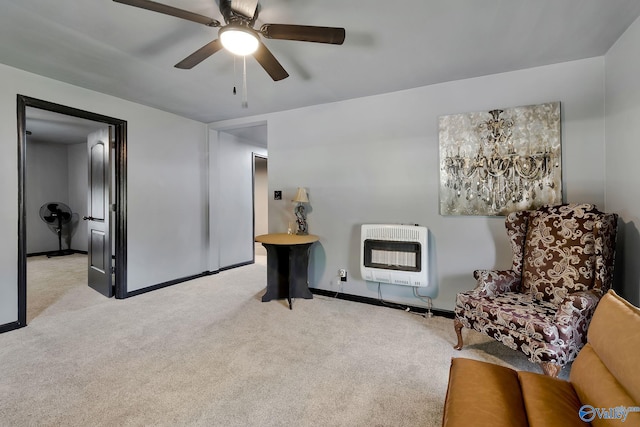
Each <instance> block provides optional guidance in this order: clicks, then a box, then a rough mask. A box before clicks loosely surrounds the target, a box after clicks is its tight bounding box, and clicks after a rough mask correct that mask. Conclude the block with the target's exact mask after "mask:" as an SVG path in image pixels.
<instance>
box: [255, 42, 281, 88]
mask: <svg viewBox="0 0 640 427" xmlns="http://www.w3.org/2000/svg"><path fill="white" fill-rule="evenodd" d="M253 57H254V58H256V61H258V63H259V64H260V65H262V68H264V70H265V71H266V72H267V74H269V75H270V76H271V78H272V79H273V80H274V81H278V80H282V79H286V78H287V77H289V73H287V71H286V70H285V69H284V68H283V67H282V65H280V63H279V62H278V60H277V59H276V57H275V56H273V54H272V53H271V51H270V50H269V49H267V47H266V46H265V45H264V43H260V44H259V45H258V50H256V52H255V53H254V54H253Z"/></svg>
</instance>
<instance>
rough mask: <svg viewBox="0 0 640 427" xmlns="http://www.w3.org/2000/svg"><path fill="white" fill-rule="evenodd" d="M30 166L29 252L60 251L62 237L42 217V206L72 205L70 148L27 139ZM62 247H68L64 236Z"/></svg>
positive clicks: (27, 193)
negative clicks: (59, 242) (49, 204)
mask: <svg viewBox="0 0 640 427" xmlns="http://www.w3.org/2000/svg"><path fill="white" fill-rule="evenodd" d="M26 167H27V171H29V173H28V174H27V176H26V181H25V187H26V196H27V197H26V199H25V204H26V210H27V212H26V215H27V253H28V254H32V253H39V252H48V251H57V250H58V237H57V235H56V234H55V233H54V232H52V231H51V230H50V229H49V227H48V226H47V225H46V224H45V223H44V222H43V221H42V220H41V219H40V207H41V206H42V205H43V204H44V203H47V202H62V203H64V204H66V205H69V179H68V175H67V168H68V160H67V148H66V146H64V145H60V144H48V143H41V142H29V141H27V159H26ZM5 203H6V200H5ZM62 248H63V249H67V245H66V242H65V241H64V240H63V242H62Z"/></svg>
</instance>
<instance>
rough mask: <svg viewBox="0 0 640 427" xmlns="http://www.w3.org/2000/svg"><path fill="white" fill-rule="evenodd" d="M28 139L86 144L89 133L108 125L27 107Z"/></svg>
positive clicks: (51, 142)
mask: <svg viewBox="0 0 640 427" xmlns="http://www.w3.org/2000/svg"><path fill="white" fill-rule="evenodd" d="M25 113H26V114H25V125H26V127H25V129H26V131H27V132H28V134H27V141H29V142H40V143H48V144H86V143H87V135H89V134H90V133H92V132H95V131H97V130H99V129H104V128H105V127H107V126H108V125H105V124H104V123H99V122H94V121H91V120H86V119H82V118H80V117H73V116H68V115H65V114H59V113H54V112H52V111H46V110H41V109H39V108H33V107H27V109H26V111H25Z"/></svg>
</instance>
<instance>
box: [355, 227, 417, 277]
mask: <svg viewBox="0 0 640 427" xmlns="http://www.w3.org/2000/svg"><path fill="white" fill-rule="evenodd" d="M428 233H429V230H428V229H427V228H426V227H420V226H416V225H395V224H364V225H362V229H361V233H360V234H361V249H360V250H361V252H360V273H361V274H362V278H363V279H364V280H368V281H373V282H382V283H392V284H395V285H404V286H413V287H424V286H428V285H429V282H428V263H427V259H428V256H427V255H428V250H429V248H428V244H427V243H428Z"/></svg>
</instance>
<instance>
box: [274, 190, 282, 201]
mask: <svg viewBox="0 0 640 427" xmlns="http://www.w3.org/2000/svg"><path fill="white" fill-rule="evenodd" d="M273 200H282V191H281V190H276V191H274V192H273Z"/></svg>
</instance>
